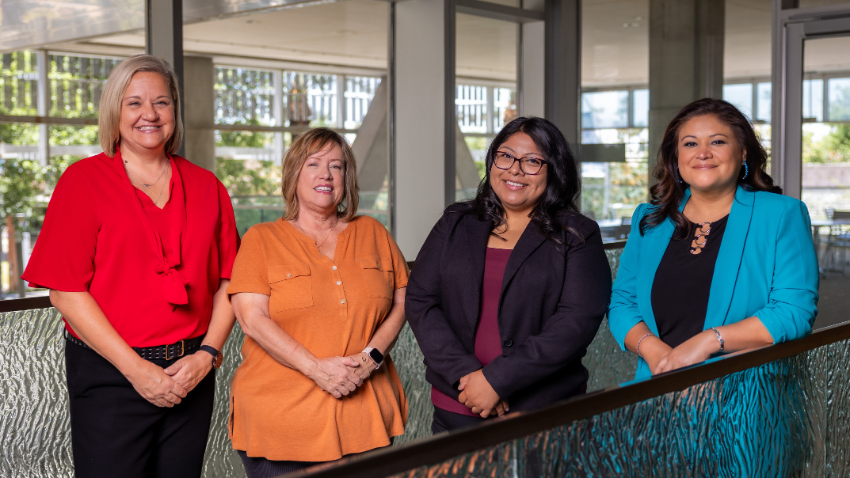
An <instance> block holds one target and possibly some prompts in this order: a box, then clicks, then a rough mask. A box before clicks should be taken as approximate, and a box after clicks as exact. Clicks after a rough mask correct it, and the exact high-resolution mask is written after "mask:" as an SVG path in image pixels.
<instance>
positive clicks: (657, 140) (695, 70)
mask: <svg viewBox="0 0 850 478" xmlns="http://www.w3.org/2000/svg"><path fill="white" fill-rule="evenodd" d="M725 8H726V1H725V0H650V3H649V185H650V186H651V185H652V184H654V182H655V180H654V178H653V177H652V171H653V169H654V168H655V164H656V163H657V158H656V155H657V153H658V150H659V148H660V147H661V140H662V138H663V136H664V131H665V130H666V128H667V125H668V124H669V123H670V121H671V120H672V119H673V118H674V117H675V116H676V114H677V113H678V112H679V110H681V109H682V107H684V106H685V105H687V104H689V103H691V102H693V101H696V100H698V99H700V98H706V97H708V98H722V97H723V38H724V35H725V32H724V24H725V17H726V13H725Z"/></svg>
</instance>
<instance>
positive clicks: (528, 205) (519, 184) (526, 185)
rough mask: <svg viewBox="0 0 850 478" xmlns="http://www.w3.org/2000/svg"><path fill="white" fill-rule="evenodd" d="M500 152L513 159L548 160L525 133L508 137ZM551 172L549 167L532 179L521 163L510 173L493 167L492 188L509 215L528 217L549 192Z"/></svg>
mask: <svg viewBox="0 0 850 478" xmlns="http://www.w3.org/2000/svg"><path fill="white" fill-rule="evenodd" d="M497 151H498V152H503V153H507V154H509V155H511V156H513V157H514V158H537V159H544V160H545V158H544V157H543V153H541V152H540V150H539V149H538V148H537V145H536V144H534V140H532V139H531V136H529V135H527V134H525V133H522V132H520V133H514V134H512V135H511V136H509V137H508V139H507V140H506V141H505V142H504V143H502V144H501V145H500V146H499V149H498V150H497ZM548 168H549V166H548V165H544V166H543V167H542V168H541V169H540V172H539V173H538V174H534V175H530V174H525V173H524V172H523V171H522V170H521V169H520V167H519V161H514V164H513V165H512V166H511V167H510V168H509V169H499V168H497V167H496V165H495V164H493V165H492V166H490V187H491V188H493V192H494V193H496V196H497V197H498V198H499V200H500V201H501V202H502V207H504V208H505V210H506V211H508V212H516V213H523V214H528V213H530V212H531V210H532V209H534V207H535V206H537V203H538V202H540V197H541V196H543V192H544V191H545V190H546V181H547V169H548Z"/></svg>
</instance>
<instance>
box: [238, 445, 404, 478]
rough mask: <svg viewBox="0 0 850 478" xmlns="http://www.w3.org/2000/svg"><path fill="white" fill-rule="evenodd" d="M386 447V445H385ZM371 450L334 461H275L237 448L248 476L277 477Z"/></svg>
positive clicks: (350, 456) (329, 463)
mask: <svg viewBox="0 0 850 478" xmlns="http://www.w3.org/2000/svg"><path fill="white" fill-rule="evenodd" d="M393 441H395V437H390V444H389V446H393ZM383 448H386V447H383ZM380 449H381V448H376V449H375V450H380ZM375 450H369V451H364V452H363V453H352V454H350V455H345V456H344V457H342V458H340V459H339V460H334V461H319V462H314V461H275V460H268V459H266V458H262V457H258V458H253V457H250V456H248V453H246V452H244V451H242V450H236V451H237V452H238V453H239V458H241V459H242V466H244V467H245V474H246V475H248V478H275V477H278V476H281V475H285V474H287V473H294V472H296V471H301V470H305V469H307V468H310V467H311V466H316V465H332V464H334V463H336V462H339V461H342V460H346V459H348V458H356V457H359V456H362V455H364V454H366V453H369V452H370V451H375Z"/></svg>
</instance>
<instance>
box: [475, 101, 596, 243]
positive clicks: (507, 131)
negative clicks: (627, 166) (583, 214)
mask: <svg viewBox="0 0 850 478" xmlns="http://www.w3.org/2000/svg"><path fill="white" fill-rule="evenodd" d="M516 133H525V134H527V135H528V136H530V137H531V139H532V141H534V144H535V146H537V149H539V150H540V152H541V153H542V154H543V159H544V160H545V161H546V169H547V170H546V189H545V190H544V191H543V195H542V196H541V197H540V201H539V202H538V203H537V205H536V206H535V207H534V209H533V210H532V212H531V221H532V222H534V223H535V225H537V227H538V228H540V230H541V231H542V232H543V234H544V235H545V236H546V238H547V239H549V240H551V241H553V242H555V243H558V244H560V243H561V240H560V239H558V238H556V237H555V232H556V231H557V230H558V229H563V230H566V231H568V232H570V233H572V234H575V235H576V236H578V237H579V239H580V240H584V238H583V237H582V236H581V234H580V233H578V232H577V231H575V230H573V229H571V228H564V227H563V226H562V225H561V224H559V222H558V219H557V216H558V214H562V213H564V212H567V213H574V214H578V213H579V210H578V206H576V202H577V200H578V196H579V194H580V193H581V177H580V176H579V173H578V167H577V163H576V160H575V157H574V156H573V153H572V151H570V146H569V144H568V143H567V140H566V139H565V138H564V135H563V134H561V131H560V130H559V129H558V128H557V127H556V126H555V125H554V124H552V123H551V122H549V121H548V120H545V119H543V118H535V117H519V118H516V119H514V120H513V121H511V122H510V123H508V124H506V125H505V127H504V128H502V130H501V131H500V132H499V134H498V135H496V138H495V139H493V142H492V143H490V149H488V150H487V158H486V162H485V164H486V166H487V167H486V171H485V173H484V179H482V180H481V183H480V185H479V186H478V194H477V195H476V196H475V199H473V200H472V201H471V203H472V204H473V206H474V209H475V211H476V212H477V214H478V216H479V218H481V220H484V221H489V222H490V223H491V224H492V225H493V229H497V228H499V227H501V226H504V225H505V221H506V220H505V208H504V207H503V206H502V202H501V201H500V200H499V197H498V196H496V193H495V192H494V191H493V187H492V186H491V185H490V171H491V170H492V168H493V160H494V158H495V157H496V152H497V151H498V150H499V148H500V147H501V146H502V144H504V143H505V141H507V140H508V138H510V137H511V136H513V135H514V134H516Z"/></svg>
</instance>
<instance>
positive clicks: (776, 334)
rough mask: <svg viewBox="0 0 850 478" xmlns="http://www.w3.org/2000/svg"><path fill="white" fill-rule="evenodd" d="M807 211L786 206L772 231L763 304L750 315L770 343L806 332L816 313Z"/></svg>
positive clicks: (815, 276)
mask: <svg viewBox="0 0 850 478" xmlns="http://www.w3.org/2000/svg"><path fill="white" fill-rule="evenodd" d="M810 231H811V220H810V219H809V211H808V209H807V208H806V205H805V204H803V203H802V202H797V205H796V207H795V206H791V207H789V208H786V209H785V211H783V213H782V217H781V219H780V221H779V228H778V230H777V232H776V259H775V266H774V270H773V280H772V283H771V287H770V293H769V295H768V301H767V305H766V306H765V307H763V308H762V309H761V310H759V311H757V312H755V313H754V314H753V315H754V316H756V317H758V318H759V320H761V322H762V324H764V326H765V327H766V328H767V330H768V332H770V335H771V337H773V341H774V343H779V342H785V341H788V340H795V339H799V338H802V337H805V336H807V335H809V334H810V333H811V331H812V324H813V323H814V321H815V317H816V316H817V302H818V281H819V278H818V263H817V255H816V253H815V248H814V244H813V243H812V236H811V232H810Z"/></svg>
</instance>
